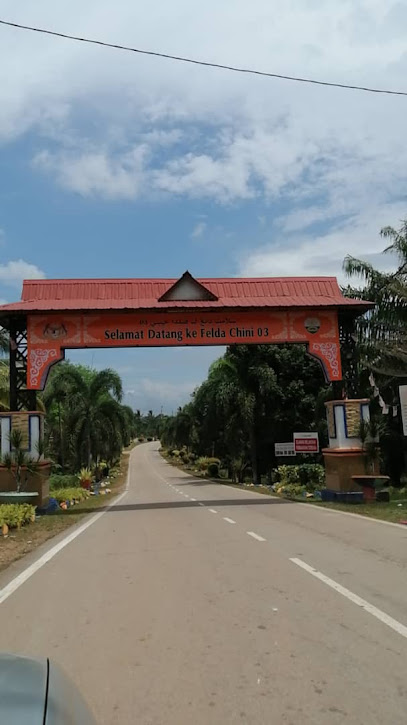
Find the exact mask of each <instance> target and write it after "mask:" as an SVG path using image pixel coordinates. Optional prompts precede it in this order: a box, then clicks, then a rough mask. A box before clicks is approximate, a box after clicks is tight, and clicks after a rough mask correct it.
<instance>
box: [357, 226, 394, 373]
mask: <svg viewBox="0 0 407 725" xmlns="http://www.w3.org/2000/svg"><path fill="white" fill-rule="evenodd" d="M381 236H382V237H383V238H384V239H387V240H391V244H390V245H388V246H387V247H386V249H385V250H384V252H386V253H391V254H393V255H394V256H395V258H396V259H397V262H398V265H397V269H396V271H395V272H392V273H384V272H379V271H378V270H376V269H374V267H373V266H372V265H371V264H369V263H368V262H364V261H363V260H360V259H356V258H354V257H347V258H346V259H345V262H344V270H345V272H346V273H347V274H348V275H349V276H350V277H351V276H355V275H357V276H358V277H360V278H361V279H362V280H363V281H364V282H365V287H364V288H363V289H358V288H354V287H351V286H348V287H347V289H346V290H345V294H346V295H347V296H349V297H357V298H359V299H365V300H371V301H372V302H375V303H376V307H375V309H374V310H372V311H371V312H369V313H367V314H366V315H365V316H364V317H363V318H361V319H360V320H359V322H358V335H359V348H360V352H361V354H362V357H363V359H364V361H365V365H366V366H368V367H370V369H372V370H375V371H377V372H381V373H383V374H385V375H390V376H395V377H404V376H406V375H407V221H405V222H403V224H402V227H401V229H400V230H399V231H396V230H395V229H393V227H384V228H383V229H382V230H381Z"/></svg>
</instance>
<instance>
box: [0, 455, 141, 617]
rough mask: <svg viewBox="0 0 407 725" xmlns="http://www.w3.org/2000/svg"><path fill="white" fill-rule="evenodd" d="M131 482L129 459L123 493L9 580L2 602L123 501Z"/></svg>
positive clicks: (1, 597)
mask: <svg viewBox="0 0 407 725" xmlns="http://www.w3.org/2000/svg"><path fill="white" fill-rule="evenodd" d="M129 482H130V461H129V467H128V470H127V478H126V487H125V489H124V491H123V493H121V494H120V496H118V497H117V498H115V500H114V501H112V503H111V504H109V505H108V506H107V507H106V508H105V510H104V511H100V512H99V513H98V514H95V515H94V516H92V517H91V518H90V519H88V521H85V523H84V524H82V525H81V526H79V527H78V528H77V529H75V531H72V533H71V534H68V536H65V538H64V539H62V541H60V542H59V543H58V544H55V546H53V547H52V548H51V549H49V550H48V551H47V552H46V553H45V554H43V555H42V556H40V558H39V559H37V561H34V562H33V563H32V564H30V566H28V567H27V569H24V571H22V572H21V574H19V575H18V576H16V577H15V578H14V579H12V580H11V582H9V583H8V584H7V585H6V586H5V587H3V589H0V604H3V602H5V601H6V599H8V598H9V597H11V595H12V594H14V592H15V591H17V589H19V587H21V585H22V584H24V583H25V582H26V581H27V580H28V579H30V578H31V577H32V576H33V574H35V573H36V572H37V571H39V569H42V567H43V566H44V565H45V564H48V562H49V561H51V559H53V558H54V556H56V555H57V554H59V552H60V551H62V549H64V548H65V546H68V544H70V543H71V541H74V540H75V539H76V538H77V537H78V536H80V535H81V534H83V532H84V531H86V529H88V528H89V527H90V526H92V525H93V524H95V523H96V521H98V520H99V519H101V518H102V516H104V514H105V513H107V511H109V509H111V508H113V507H114V506H116V505H117V504H118V503H119V501H121V500H122V499H123V498H124V497H125V496H126V494H127V493H128V490H129Z"/></svg>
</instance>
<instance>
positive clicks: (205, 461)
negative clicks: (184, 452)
mask: <svg viewBox="0 0 407 725" xmlns="http://www.w3.org/2000/svg"><path fill="white" fill-rule="evenodd" d="M211 463H217V465H218V466H219V464H220V460H219V458H210V457H208V456H201V457H200V458H198V460H197V462H196V467H197V468H198V470H199V471H207V470H208V466H209V465H210V464H211Z"/></svg>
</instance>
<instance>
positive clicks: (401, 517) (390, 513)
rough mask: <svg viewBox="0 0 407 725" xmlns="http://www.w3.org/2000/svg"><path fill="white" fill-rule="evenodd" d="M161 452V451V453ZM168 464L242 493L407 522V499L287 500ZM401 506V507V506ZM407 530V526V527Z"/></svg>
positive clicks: (261, 488)
mask: <svg viewBox="0 0 407 725" xmlns="http://www.w3.org/2000/svg"><path fill="white" fill-rule="evenodd" d="M160 452H161V451H160ZM161 455H162V457H163V458H164V460H165V461H167V463H169V464H170V465H172V466H175V467H176V468H179V469H180V470H181V471H184V472H185V473H188V474H189V475H191V476H194V477H196V478H205V480H206V481H210V482H211V483H215V484H216V483H221V484H222V486H232V487H233V488H238V489H239V490H240V491H254V492H255V493H261V494H263V495H264V496H273V497H274V498H280V499H282V500H283V501H292V502H293V503H301V504H303V505H304V506H306V505H307V504H313V505H314V506H318V507H320V508H329V509H333V510H334V511H346V513H352V514H360V515H361V516H367V517H369V518H372V519H380V520H381V521H391V522H392V523H393V524H400V523H402V522H403V521H407V499H400V500H392V501H390V502H389V503H385V502H381V501H372V502H371V503H358V504H346V503H335V502H325V501H316V500H315V499H308V500H304V499H303V498H286V497H284V496H278V495H277V494H276V493H273V492H271V491H270V489H269V488H268V487H267V486H253V485H252V484H247V483H233V482H232V481H230V480H229V479H224V478H219V479H216V478H207V477H206V476H204V475H203V474H201V473H200V472H197V471H194V470H192V469H191V468H188V466H185V465H184V464H182V463H180V462H179V461H176V460H174V459H171V458H169V457H167V456H165V455H163V454H162V452H161ZM400 504H401V505H400ZM406 528H407V525H406Z"/></svg>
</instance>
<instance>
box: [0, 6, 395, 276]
mask: <svg viewBox="0 0 407 725" xmlns="http://www.w3.org/2000/svg"><path fill="white" fill-rule="evenodd" d="M3 6H4V13H7V10H8V9H9V10H10V13H11V11H12V15H13V18H14V19H15V20H16V21H17V22H18V21H21V22H25V23H27V24H30V23H31V24H37V25H40V26H41V25H42V26H45V27H47V26H48V27H50V28H55V29H56V30H62V31H66V32H68V33H69V32H72V33H75V32H77V33H80V34H81V35H89V36H91V37H99V38H101V39H106V40H108V41H112V42H121V43H123V44H129V45H138V46H140V47H144V48H153V49H156V50H162V51H164V52H169V53H174V54H184V55H189V56H195V57H198V58H202V59H212V60H214V61H215V62H227V63H231V64H236V65H241V66H246V67H249V66H252V67H254V68H260V69H265V70H270V71H274V72H277V73H278V72H281V73H286V74H291V75H296V74H300V75H304V76H307V77H312V76H314V77H317V78H320V79H327V80H333V81H338V82H349V83H357V84H362V85H372V86H375V87H389V88H394V89H397V88H404V84H405V77H406V72H407V54H406V51H405V42H404V41H405V39H404V35H403V28H404V24H405V17H406V5H405V3H404V2H400V1H399V0H389V1H388V2H387V3H383V2H379V0H343V1H342V2H341V3H338V2H336V0H324V1H323V2H322V0H309V2H307V3H304V2H303V0H290V2H286V3H283V4H281V3H277V0H252V2H251V3H250V5H248V4H247V2H245V1H244V0H233V2H232V0H229V2H224V3H219V2H215V0H207V2H206V3H205V4H201V5H200V6H199V7H194V9H193V11H191V4H190V2H189V0H173V2H172V3H166V2H164V0H151V2H150V3H148V5H146V6H145V7H143V8H142V9H140V7H138V5H136V4H134V3H133V2H130V0H120V2H119V3H118V6H117V10H116V12H115V13H114V14H112V12H111V3H110V2H109V1H108V0H88V2H87V3H85V4H84V3H79V0H70V2H68V0H61V1H60V2H59V3H58V13H55V3H53V2H52V1H51V0H43V2H41V3H40V4H38V3H35V4H32V3H30V2H28V0H21V2H19V3H18V9H16V8H15V3H12V2H11V0H4V2H3ZM8 6H10V7H8ZM78 18H80V21H79V22H80V27H78ZM1 33H2V48H1V51H0V52H1V54H2V55H3V57H4V62H3V63H1V62H0V105H1V108H2V113H1V119H0V137H1V138H2V139H3V140H4V142H7V141H8V140H10V139H12V138H15V137H16V136H18V135H21V134H23V133H25V132H27V131H28V130H35V131H36V132H37V133H38V134H39V140H38V141H37V153H36V155H35V159H34V165H35V167H36V168H37V169H38V170H41V171H42V172H45V173H48V174H50V175H51V176H52V177H54V178H55V179H56V181H57V183H58V184H60V185H61V186H62V187H64V188H66V189H68V190H70V191H74V192H76V193H79V194H81V195H83V196H100V197H102V198H104V199H108V200H109V199H110V200H117V199H125V200H129V201H131V200H135V199H138V198H140V197H145V196H152V197H157V196H159V197H160V198H161V195H163V194H165V195H171V196H177V197H187V198H192V199H195V198H204V199H210V200H215V201H217V202H220V203H225V204H230V203H239V202H242V201H246V200H252V199H257V198H259V199H261V200H263V201H264V202H265V204H268V205H269V206H270V210H272V208H273V206H272V205H273V204H274V203H275V202H276V201H282V202H284V205H285V206H289V212H288V213H287V214H285V215H284V217H282V218H280V220H279V224H278V225H277V227H276V236H275V239H273V240H271V241H270V249H271V248H272V246H273V244H274V243H276V244H277V247H276V249H275V256H274V266H275V268H276V269H277V268H279V269H287V268H289V267H292V266H294V267H298V266H301V264H304V265H305V267H306V268H307V269H316V270H322V269H330V268H333V269H337V268H338V261H335V260H339V259H341V258H342V255H343V250H344V248H345V247H346V248H347V249H349V248H350V249H351V251H352V252H356V253H358V252H357V248H358V246H362V247H363V249H365V251H366V252H372V251H373V250H378V249H379V244H380V240H378V241H377V244H376V242H374V241H372V244H373V248H372V247H371V246H370V242H368V241H367V240H368V237H369V239H370V240H374V239H376V240H377V231H378V229H379V228H380V226H381V225H382V224H384V223H389V222H390V223H393V224H395V225H397V222H398V219H399V218H400V217H402V216H404V215H405V213H406V211H405V209H403V204H402V203H401V201H402V200H404V199H405V198H406V195H407V175H406V171H405V170H406V168H407V146H406V144H405V113H404V109H405V99H403V98H398V97H390V96H379V95H369V94H365V93H358V92H355V91H345V90H339V89H336V90H335V89H330V88H324V87H316V86H306V85H301V84H296V83H290V82H284V81H280V80H272V79H265V78H259V77H254V76H248V75H239V74H234V73H229V72H227V71H221V70H215V69H209V68H202V67H198V66H190V65H185V64H178V63H174V62H170V61H165V60H163V59H158V58H151V57H144V56H138V55H135V54H131V53H124V52H119V51H114V50H108V49H102V48H98V47H95V46H89V45H85V44H80V43H74V42H70V41H63V40H60V39H56V38H50V37H46V36H39V35H36V34H30V33H27V32H23V31H17V30H12V29H7V28H2V31H1ZM208 38H210V40H211V42H210V45H208ZM0 61H1V59H0ZM10 68H11V69H12V71H11V72H10ZM400 200H401V201H400ZM269 218H270V219H271V218H272V213H271V212H270V214H269V213H267V219H269ZM376 222H377V223H378V226H377V227H376V228H375V229H374V230H373V223H376ZM327 223H329V224H331V225H332V226H333V225H336V229H337V231H336V232H330V233H328V234H327V233H324V234H322V233H321V232H318V233H316V234H315V235H314V236H313V235H311V233H310V231H307V230H311V231H313V230H315V228H318V225H323V224H327ZM260 224H262V223H260ZM266 229H267V228H265V229H263V230H262V229H261V226H260V231H259V230H258V231H259V233H260V232H261V238H262V240H263V243H262V244H260V243H256V239H252V240H251V245H252V248H253V247H259V249H258V250H257V252H256V253H255V254H252V255H251V257H250V258H248V259H247V261H246V262H242V264H241V266H242V268H244V269H261V268H262V264H263V261H264V260H265V257H264V255H265V254H266V257H267V259H268V258H269V257H268V256H267V255H269V252H270V249H269V250H268V251H265V245H264V233H265V232H266ZM367 230H369V234H367ZM313 240H314V243H313ZM352 240H353V241H352ZM328 245H329V254H328V251H327V250H328ZM295 249H299V250H300V255H299V256H298V255H296V254H295ZM287 250H288V251H287ZM290 250H291V251H290ZM253 251H254V250H253ZM290 255H291V256H290ZM290 259H291V260H292V262H293V264H291V263H290V262H289V261H287V260H290ZM300 259H302V260H303V262H301V263H300V262H299V260H300ZM256 260H257V261H256ZM266 266H270V264H267V265H266ZM271 266H273V265H271Z"/></svg>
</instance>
